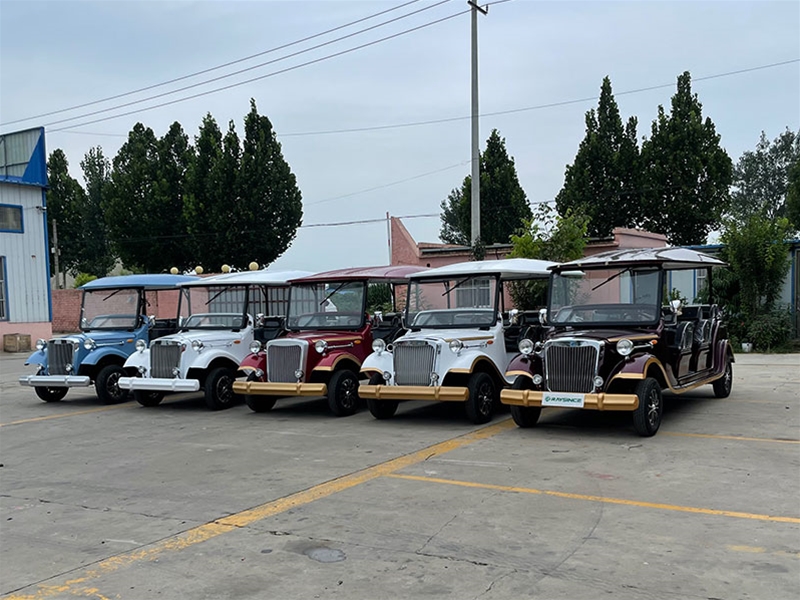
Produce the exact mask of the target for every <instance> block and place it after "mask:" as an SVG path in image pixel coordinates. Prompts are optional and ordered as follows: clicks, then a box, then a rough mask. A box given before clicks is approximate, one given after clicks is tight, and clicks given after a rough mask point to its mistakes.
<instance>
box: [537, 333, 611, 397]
mask: <svg viewBox="0 0 800 600" xmlns="http://www.w3.org/2000/svg"><path fill="white" fill-rule="evenodd" d="M599 355H600V346H599V345H598V344H597V343H593V342H586V341H577V342H576V341H551V342H547V343H546V344H545V347H544V365H545V377H546V380H547V389H548V390H550V391H551V392H574V393H583V394H586V393H590V392H592V391H594V377H595V375H596V374H597V360H598V357H599Z"/></svg>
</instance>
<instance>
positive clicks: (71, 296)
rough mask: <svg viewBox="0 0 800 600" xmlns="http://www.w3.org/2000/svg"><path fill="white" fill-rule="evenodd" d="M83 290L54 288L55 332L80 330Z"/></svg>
mask: <svg viewBox="0 0 800 600" xmlns="http://www.w3.org/2000/svg"><path fill="white" fill-rule="evenodd" d="M82 293H83V292H81V290H53V332H54V333H64V332H73V331H78V321H79V320H80V318H81V294H82Z"/></svg>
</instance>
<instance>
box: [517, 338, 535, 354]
mask: <svg viewBox="0 0 800 600" xmlns="http://www.w3.org/2000/svg"><path fill="white" fill-rule="evenodd" d="M519 351H520V352H522V354H526V355H527V354H530V353H531V352H533V342H532V341H531V340H529V339H528V338H522V339H521V340H520V341H519Z"/></svg>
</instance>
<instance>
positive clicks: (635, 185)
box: [556, 77, 642, 237]
mask: <svg viewBox="0 0 800 600" xmlns="http://www.w3.org/2000/svg"><path fill="white" fill-rule="evenodd" d="M636 126H637V120H636V117H630V118H629V119H628V122H627V124H626V125H625V126H624V127H623V125H622V118H621V117H620V114H619V108H618V106H617V102H616V100H615V99H614V94H613V93H612V91H611V80H610V79H609V78H608V77H605V78H604V79H603V84H602V86H601V89H600V101H599V104H598V106H597V110H595V109H592V110H590V111H589V112H587V113H586V136H585V137H584V139H583V141H582V142H581V144H580V146H579V147H578V153H577V154H576V155H575V161H574V162H573V164H571V165H567V169H566V173H565V177H564V187H563V188H562V189H561V191H560V192H559V193H558V196H556V207H557V209H558V212H559V214H561V215H562V216H563V215H566V214H567V213H568V212H570V211H571V212H573V213H578V214H582V215H585V216H587V217H589V226H588V227H589V229H588V232H589V235H591V236H595V237H608V236H610V235H611V232H612V231H613V229H614V228H615V227H633V226H636V225H638V224H639V223H641V221H642V206H641V198H640V185H639V164H638V162H639V147H638V145H637V143H636Z"/></svg>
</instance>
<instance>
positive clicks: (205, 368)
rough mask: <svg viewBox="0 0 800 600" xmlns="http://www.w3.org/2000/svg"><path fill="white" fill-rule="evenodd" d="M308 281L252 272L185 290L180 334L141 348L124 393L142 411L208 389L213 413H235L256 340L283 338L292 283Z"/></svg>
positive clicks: (128, 365)
mask: <svg viewBox="0 0 800 600" xmlns="http://www.w3.org/2000/svg"><path fill="white" fill-rule="evenodd" d="M304 275H308V273H307V272H306V271H273V272H271V271H268V270H261V271H247V272H242V273H227V274H225V275H217V276H214V277H207V278H205V279H199V280H197V281H192V282H190V283H187V284H185V285H182V286H181V290H182V294H183V296H182V307H185V309H182V316H181V319H180V329H179V331H178V332H177V333H175V334H174V335H168V336H164V337H161V338H159V339H157V340H155V341H153V342H151V343H150V344H149V346H148V344H147V343H146V342H144V341H142V342H138V343H137V345H136V346H137V350H138V351H137V352H135V353H133V354H132V355H131V356H130V358H129V359H128V360H127V361H126V362H125V372H126V377H121V378H120V380H119V385H120V387H121V388H122V389H126V390H133V395H134V398H135V399H136V401H137V402H139V404H141V405H142V406H157V405H158V404H160V403H161V401H162V400H163V398H164V395H165V394H166V393H169V392H196V391H199V390H201V389H202V390H203V392H204V394H205V401H206V406H208V408H209V409H211V410H220V409H223V408H229V407H230V406H232V405H233V404H234V402H235V396H234V393H233V390H232V389H231V386H232V384H233V380H234V378H235V376H236V369H237V367H238V366H239V362H241V360H242V359H243V358H244V357H245V356H246V355H247V353H248V352H249V351H250V350H249V348H250V344H251V343H252V342H253V341H254V340H255V339H259V338H260V339H264V338H265V337H269V336H276V335H280V334H281V333H282V332H283V327H282V319H281V318H280V316H279V315H281V314H282V313H283V312H285V306H286V298H285V294H286V291H287V288H288V281H289V280H290V279H293V278H297V277H302V276H304ZM253 313H256V316H253ZM265 315H270V316H269V317H267V316H265ZM271 315H276V316H271Z"/></svg>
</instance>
